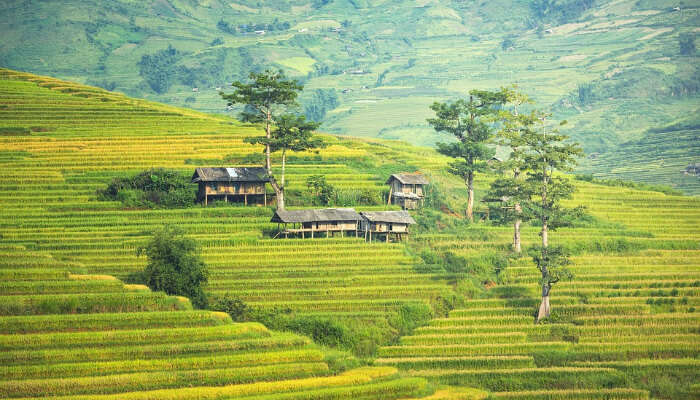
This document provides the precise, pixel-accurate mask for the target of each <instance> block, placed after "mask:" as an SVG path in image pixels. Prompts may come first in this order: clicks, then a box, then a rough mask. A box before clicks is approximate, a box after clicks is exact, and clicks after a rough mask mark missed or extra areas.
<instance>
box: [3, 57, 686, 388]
mask: <svg viewBox="0 0 700 400" xmlns="http://www.w3.org/2000/svg"><path fill="white" fill-rule="evenodd" d="M0 92H1V93H2V96H0V115H2V118H0V132H2V136H0V163H1V164H2V165H3V167H4V171H5V172H4V174H3V176H2V178H0V182H1V185H0V203H1V204H2V211H1V215H2V216H1V217H0V226H1V229H2V238H1V240H0V249H1V251H2V253H3V257H2V261H1V263H2V264H1V267H0V273H1V274H2V276H4V277H5V279H4V282H5V283H4V284H3V285H2V286H1V289H0V296H1V297H3V302H2V304H3V305H2V306H0V315H1V316H0V331H1V333H2V335H0V341H4V342H5V344H4V345H3V346H4V349H6V350H7V351H6V353H5V354H7V355H6V356H5V355H4V356H3V357H6V360H7V363H4V364H3V367H2V368H0V376H2V377H3V380H2V381H1V382H0V390H2V391H1V392H0V393H2V396H3V397H33V398H45V397H47V396H48V395H66V396H71V398H103V397H104V398H107V397H110V398H117V397H118V398H154V397H161V398H162V397H172V398H204V396H205V395H206V396H213V397H214V398H235V397H241V396H243V395H244V394H247V395H250V396H251V397H247V398H256V399H257V398H259V397H257V396H261V397H260V398H275V399H277V398H284V399H288V398H289V399H296V398H300V399H301V398H304V399H308V398H336V399H339V398H358V399H364V398H367V399H370V398H406V397H411V396H414V397H418V396H421V395H428V394H430V393H432V392H433V391H435V389H436V387H439V386H442V385H449V386H453V387H455V388H453V389H443V388H439V389H440V390H438V391H437V393H436V394H435V395H434V397H432V398H434V399H438V398H445V399H447V398H452V399H466V398H478V396H480V395H479V394H478V393H475V392H473V391H464V392H462V393H460V390H459V388H464V387H476V388H479V389H483V390H487V391H489V392H490V395H489V396H491V397H492V398H515V399H518V398H519V399H550V398H575V397H576V396H577V397H578V398H618V399H644V398H649V397H651V398H669V399H671V398H673V399H683V398H687V399H691V398H696V397H697V395H698V387H697V385H695V386H693V383H694V382H697V380H698V372H697V371H698V368H697V367H698V362H699V361H698V360H699V357H700V330H698V322H700V321H699V317H698V316H699V314H698V313H697V308H698V306H699V305H700V304H699V303H700V289H699V288H698V286H699V280H700V268H699V267H698V265H699V264H700V243H698V240H697V237H696V236H697V235H696V232H697V227H698V225H699V224H700V212H699V211H698V210H700V207H699V206H700V202H699V201H698V199H697V198H692V197H684V196H669V195H664V194H661V193H656V192H644V191H639V190H633V189H627V188H617V187H608V186H600V185H594V184H591V183H587V182H577V183H576V184H577V186H578V187H579V190H580V191H579V193H577V194H576V196H575V198H574V199H572V200H571V201H570V202H571V204H572V205H575V204H583V205H585V206H587V207H588V213H589V214H590V218H589V219H587V220H585V221H581V223H579V224H578V225H577V226H576V227H573V228H566V229H562V230H560V231H557V232H556V233H553V234H552V237H551V240H552V241H553V242H554V243H561V244H565V245H567V246H569V247H570V248H571V249H572V250H573V251H574V252H575V257H574V272H575V275H576V277H575V279H574V280H573V281H571V282H563V283H561V284H559V285H558V286H557V287H555V289H554V291H553V295H552V296H553V297H552V299H553V310H554V312H555V316H554V318H553V319H552V321H550V323H548V324H544V325H538V326H535V325H533V324H532V312H533V310H534V306H535V305H536V302H537V292H536V289H537V278H536V276H535V272H536V269H535V268H534V267H533V266H532V264H531V263H530V262H529V261H528V259H521V260H518V261H516V262H514V263H513V264H512V265H510V266H508V267H506V268H505V269H503V267H504V264H503V262H502V261H503V260H502V254H503V250H504V249H506V248H507V246H508V243H509V241H510V235H511V234H512V233H511V231H510V229H509V228H507V227H498V226H494V225H491V224H490V223H487V222H481V223H478V224H474V225H469V224H466V223H464V222H463V221H462V220H461V219H459V218H457V217H455V216H454V215H455V214H459V213H460V210H461V209H462V207H463V204H462V203H463V200H461V198H462V197H463V196H464V188H463V184H462V183H461V182H459V181H458V180H456V179H454V178H452V177H450V176H448V175H447V174H446V173H445V171H444V169H445V168H444V167H445V165H446V160H445V159H444V158H443V157H441V156H439V155H437V154H436V153H435V152H434V151H433V150H431V149H428V148H420V147H413V146H410V145H407V144H403V143H400V142H391V141H383V140H374V139H372V140H360V139H350V138H346V137H338V136H328V135H326V136H324V137H325V140H327V141H328V142H329V143H330V144H331V146H329V147H328V148H326V149H324V150H323V151H322V152H321V153H320V154H319V155H316V154H300V155H297V157H295V158H294V159H292V160H290V165H289V166H288V173H289V174H290V179H289V180H290V182H291V184H290V191H291V192H294V191H298V192H302V191H304V190H306V188H305V186H304V181H305V179H306V177H308V176H309V175H311V174H319V173H320V174H325V176H326V178H327V179H328V181H329V182H331V183H332V184H333V185H335V186H336V187H338V188H340V189H342V190H343V191H344V192H343V193H344V194H345V197H346V198H347V199H350V200H347V201H348V204H344V205H348V206H356V208H357V209H358V210H379V209H385V208H386V207H385V206H383V205H357V204H353V203H352V199H353V198H357V197H353V193H358V192H363V191H368V192H370V193H374V195H376V196H381V195H382V194H383V193H384V192H385V191H386V189H385V187H384V181H385V179H386V176H387V175H388V174H390V173H393V172H398V171H403V170H414V169H416V170H420V171H421V172H423V173H424V174H426V175H427V176H428V177H429V179H430V180H431V182H433V185H434V189H433V190H435V193H436V196H437V197H441V198H442V200H441V208H440V209H437V210H436V209H432V208H429V209H426V210H425V211H424V212H421V213H415V214H414V215H415V217H416V218H417V219H418V220H419V223H421V224H422V226H420V227H418V228H417V229H416V231H415V232H414V235H413V236H412V237H411V239H410V241H409V242H407V243H383V242H381V243H378V242H373V243H371V244H369V243H365V242H364V241H363V240H361V239H355V238H347V237H346V238H320V239H314V240H308V239H307V240H302V239H272V238H270V232H271V231H272V230H273V229H274V228H275V227H276V226H274V225H273V224H271V223H269V219H270V217H271V215H272V212H273V211H272V210H271V209H270V208H267V207H240V206H219V207H209V208H203V207H193V208H186V209H134V208H127V207H124V205H123V204H122V203H120V202H110V201H101V200H98V198H97V194H96V191H97V189H99V188H103V187H105V186H106V185H107V183H109V181H110V180H111V179H112V178H113V177H116V176H124V175H128V174H133V173H136V172H140V171H142V170H144V169H148V168H151V167H168V168H173V169H176V170H178V171H181V172H182V173H183V174H191V172H192V170H193V169H194V167H195V166H202V165H207V166H217V165H219V166H230V165H242V164H245V163H246V160H248V158H246V157H247V156H249V155H250V154H253V153H254V152H257V151H258V150H257V149H256V148H254V147H252V146H250V145H247V144H244V143H243V141H242V140H243V138H244V137H246V136H249V135H254V134H256V133H257V132H258V130H257V128H256V127H255V126H249V125H243V124H240V123H238V122H236V121H234V120H231V119H228V118H225V117H218V116H211V115H206V114H200V113H197V112H193V111H190V110H186V109H178V108H174V107H171V106H165V105H160V104H156V103H151V102H147V101H143V100H136V99H132V98H128V97H125V96H123V95H120V94H115V93H111V92H107V91H104V90H101V89H98V88H94V87H89V86H84V85H81V84H75V83H71V82H66V81H62V80H58V79H54V78H47V77H41V76H36V75H32V74H27V73H20V72H15V71H10V70H0ZM224 159H226V161H224ZM490 179H491V177H488V176H483V175H482V176H480V177H479V179H478V180H477V191H478V193H481V192H483V190H484V188H485V187H486V185H487V184H488V182H489V180H490ZM290 202H291V204H290V205H291V206H297V207H298V206H303V205H304V204H301V203H297V204H295V203H294V196H291V197H290ZM166 223H170V224H175V225H177V226H179V227H181V228H183V229H184V230H185V231H186V232H187V234H188V235H189V236H191V237H193V238H195V239H196V241H197V242H198V244H199V245H200V247H201V249H202V254H203V256H204V259H205V261H206V262H207V264H208V265H209V268H210V270H211V277H210V283H209V285H208V287H207V289H206V290H207V293H208V294H210V295H211V296H212V298H213V299H216V298H218V297H221V296H223V295H225V294H227V293H228V294H231V295H233V296H236V297H238V298H240V299H242V300H243V301H244V302H246V303H247V304H248V305H249V306H251V307H254V308H256V309H258V310H267V311H268V312H270V313H273V314H276V315H277V316H280V317H281V318H282V319H284V320H288V321H292V322H294V321H308V320H310V319H326V320H330V321H334V322H335V323H338V324H339V326H341V327H342V329H346V330H347V332H349V333H350V334H351V335H353V336H352V343H350V344H349V345H347V344H346V348H347V349H349V350H352V351H353V352H354V353H355V354H357V355H360V356H362V357H363V358H365V359H366V361H367V362H369V363H370V364H372V365H373V367H363V368H359V369H350V370H348V371H345V372H342V371H343V370H344V368H345V367H347V366H357V364H354V363H356V362H353V361H352V359H351V358H350V356H349V355H348V354H346V353H342V352H341V353H339V352H338V351H337V350H331V349H327V348H323V347H318V345H316V344H313V343H311V342H310V340H309V339H308V338H306V337H303V336H300V335H298V334H295V333H289V332H276V331H273V330H270V329H269V328H265V327H264V326H262V325H260V324H257V323H254V322H246V323H242V324H241V323H237V324H234V323H232V322H231V320H230V318H229V317H228V316H225V315H223V316H222V315H221V314H217V313H211V312H208V311H192V310H191V307H190V306H189V302H188V301H187V300H186V299H180V298H171V297H167V296H163V295H162V294H161V293H151V292H150V291H148V290H146V288H144V287H141V286H130V285H126V286H125V285H124V284H123V283H122V282H121V281H118V280H116V279H115V278H114V277H116V278H122V279H123V278H126V277H127V275H128V274H129V273H130V272H134V271H137V270H140V269H142V268H143V267H144V265H145V262H146V260H145V259H144V258H143V257H137V256H136V252H135V249H136V248H137V247H138V246H139V245H140V244H142V243H143V242H144V241H145V240H146V239H147V238H148V236H149V235H150V232H151V231H152V230H153V229H155V228H158V227H160V226H162V225H163V224H166ZM537 231H538V230H537V227H535V226H526V227H524V230H523V242H524V244H525V245H527V244H532V243H534V242H536V240H537ZM431 251H432V252H435V253H443V252H446V251H450V252H452V253H453V254H454V255H456V256H461V257H464V258H465V261H466V263H465V265H463V266H462V268H463V270H461V271H455V270H450V269H446V268H445V267H444V266H442V265H439V264H430V263H427V262H426V261H425V259H422V258H419V257H416V254H419V253H422V252H431ZM479 269H485V270H488V271H489V274H490V275H489V276H492V277H493V280H489V281H483V280H482V279H483V278H482V276H483V274H482V273H481V272H480V271H479ZM496 269H503V271H502V272H500V273H498V274H496V273H495V270H496ZM420 305H428V306H429V307H430V309H431V310H432V316H433V318H432V319H431V320H430V321H425V324H426V325H425V326H423V327H419V328H418V329H416V330H415V331H413V332H412V333H411V332H410V329H409V330H408V331H404V332H402V333H403V336H401V337H400V338H399V337H398V336H399V333H401V332H399V329H401V328H402V326H401V324H400V323H397V320H400V317H403V316H404V315H405V314H402V313H404V312H406V311H410V310H414V309H415V307H419V306H420ZM411 307H414V308H411ZM290 326H291V325H288V326H287V328H289V327H290ZM144 328H147V329H144ZM75 331H77V332H75ZM136 332H139V333H136ZM97 343H99V344H100V345H99V347H98V346H97V345H96V344H97ZM341 347H342V346H341ZM244 360H245V361H244ZM236 361H238V362H239V363H242V362H245V363H250V364H245V365H246V366H248V365H255V367H250V368H236V367H235V365H236ZM93 366H94V367H93ZM173 366H175V367H177V368H178V371H179V372H178V373H177V374H175V375H172V374H171V373H170V372H163V371H168V370H170V369H171V368H172V367H173ZM243 369H245V371H243ZM397 369H398V370H399V372H398V373H397V372H396V371H397ZM282 371H284V373H283V372H282ZM574 374H575V375H574ZM96 376H99V378H97V377H96ZM113 382H125V383H123V384H120V385H121V386H115V385H114V384H113ZM126 382H128V384H127V383H126ZM426 382H429V383H430V385H427V384H426ZM190 385H195V387H192V388H189V386H190ZM185 387H187V388H185ZM290 388H292V390H293V393H289V394H281V393H280V394H272V393H275V392H282V391H289V390H290ZM115 390H124V391H129V392H132V393H130V394H129V395H128V396H127V395H125V394H123V393H114V391H115ZM154 390H158V391H154ZM110 393H112V395H110ZM266 393H270V395H269V397H265V396H264V395H265V394H266ZM253 394H255V395H256V397H252V395H253ZM79 395H80V396H81V397H78V396H79ZM83 395H84V396H83ZM149 396H150V397H149ZM472 396H474V397H472ZM481 397H482V398H483V395H481ZM207 398H211V397H207Z"/></svg>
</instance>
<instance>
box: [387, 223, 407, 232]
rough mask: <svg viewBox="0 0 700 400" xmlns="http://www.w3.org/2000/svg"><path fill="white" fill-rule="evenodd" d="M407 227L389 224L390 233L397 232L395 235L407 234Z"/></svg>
mask: <svg viewBox="0 0 700 400" xmlns="http://www.w3.org/2000/svg"><path fill="white" fill-rule="evenodd" d="M407 228H408V225H406V224H396V223H394V224H391V231H392V232H397V233H405V232H408V229H407Z"/></svg>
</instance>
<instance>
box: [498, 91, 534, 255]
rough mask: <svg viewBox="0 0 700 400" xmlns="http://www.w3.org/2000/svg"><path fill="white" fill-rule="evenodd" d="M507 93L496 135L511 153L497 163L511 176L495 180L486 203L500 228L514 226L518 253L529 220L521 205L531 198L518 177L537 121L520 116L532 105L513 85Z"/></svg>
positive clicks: (514, 246)
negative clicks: (527, 137)
mask: <svg viewBox="0 0 700 400" xmlns="http://www.w3.org/2000/svg"><path fill="white" fill-rule="evenodd" d="M506 90H507V93H508V103H509V105H511V106H512V107H509V108H508V109H503V110H501V111H500V112H499V120H500V121H501V122H502V124H501V127H502V128H501V129H500V130H499V132H498V134H497V136H498V140H497V143H498V144H499V145H501V146H504V147H507V148H509V149H510V150H511V153H510V155H509V157H508V159H507V160H504V161H502V162H499V165H498V169H499V170H501V171H509V172H512V176H505V175H504V176H501V177H500V178H498V179H496V180H494V181H493V182H492V183H491V187H490V189H489V192H488V194H487V195H486V197H485V200H486V201H487V202H489V203H490V209H491V215H494V216H496V217H497V218H498V221H500V222H501V223H503V224H513V251H514V252H516V253H520V252H521V251H522V246H521V241H520V226H521V224H522V222H523V221H524V220H526V219H528V216H527V215H524V214H523V212H522V206H521V203H522V202H524V201H527V200H528V199H529V197H530V193H529V191H528V190H527V189H528V187H527V185H525V183H524V182H523V180H522V175H521V172H522V171H523V170H524V169H526V168H527V165H526V164H525V160H524V159H523V153H522V147H523V145H524V142H523V135H524V134H526V132H528V131H532V129H534V126H535V124H536V123H537V118H536V114H534V113H531V114H521V113H520V110H519V108H520V106H522V105H523V104H527V103H532V101H531V100H530V99H529V98H528V97H527V95H525V94H523V93H521V92H518V91H517V86H515V85H513V87H512V88H509V89H506ZM530 133H531V132H530Z"/></svg>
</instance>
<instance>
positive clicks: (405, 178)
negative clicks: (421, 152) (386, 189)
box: [386, 172, 428, 185]
mask: <svg viewBox="0 0 700 400" xmlns="http://www.w3.org/2000/svg"><path fill="white" fill-rule="evenodd" d="M392 179H396V180H398V181H399V182H401V183H403V184H404V185H427V184H428V180H427V179H425V176H423V175H422V174H419V173H414V174H409V173H407V172H402V173H400V174H393V175H391V176H390V177H389V179H387V181H386V183H391V180H392Z"/></svg>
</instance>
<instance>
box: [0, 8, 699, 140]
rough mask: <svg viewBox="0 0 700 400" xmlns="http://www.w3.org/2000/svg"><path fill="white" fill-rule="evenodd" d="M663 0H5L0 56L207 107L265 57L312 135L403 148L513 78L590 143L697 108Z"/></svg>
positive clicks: (635, 133)
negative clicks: (309, 119)
mask: <svg viewBox="0 0 700 400" xmlns="http://www.w3.org/2000/svg"><path fill="white" fill-rule="evenodd" d="M678 6H679V3H678V2H676V1H671V0H663V1H633V0H615V1H613V0H609V1H608V0H596V1H593V0H565V1H564V0H562V1H557V2H553V1H536V2H529V1H519V0H499V1H495V2H494V1H491V2H476V1H463V0H452V1H421V2H415V1H406V0H371V1H370V0H352V1H351V0H313V1H309V2H291V1H274V2H273V1H267V2H258V1H252V0H240V1H237V2H223V1H218V0H211V1H195V0H157V1H156V0H151V1H147V2H132V1H126V0H120V1H112V2H108V3H105V2H94V3H90V2H87V3H86V2H71V1H60V2H58V1H48V2H31V3H30V2H25V1H18V0H15V1H8V2H4V3H3V4H2V5H1V6H0V15H2V16H3V17H4V18H3V19H4V21H5V22H4V23H3V25H2V27H1V28H0V30H1V31H2V32H3V34H4V36H5V37H6V38H7V40H5V41H4V42H3V43H2V44H0V66H6V67H12V68H17V69H22V70H29V71H32V72H37V73H45V74H51V75H55V76H59V77H63V78H69V79H72V80H77V81H80V82H83V83H89V84H93V85H100V86H103V87H107V88H109V89H116V90H118V91H123V92H125V93H128V94H129V95H131V96H135V97H145V98H150V99H155V100H158V101H162V102H166V103H170V104H175V105H180V106H186V107H190V108H194V109H198V110H202V111H208V112H224V111H225V104H224V102H222V101H221V99H220V97H219V95H218V90H217V88H224V89H225V88H226V87H227V86H228V85H229V84H230V82H231V81H233V80H237V79H244V78H245V77H246V76H247V74H248V72H249V71H250V70H251V69H253V70H255V69H262V68H265V67H278V68H283V69H284V70H285V71H287V73H288V74H290V75H292V76H294V77H297V78H299V79H302V80H303V82H304V84H305V85H306V87H307V91H306V93H305V95H304V96H303V98H302V103H303V104H304V106H305V107H309V109H312V108H313V110H315V111H314V112H313V116H314V117H315V118H320V119H322V120H323V121H324V129H325V130H326V131H329V132H335V133H343V134H350V135H354V136H364V137H382V138H388V139H403V140H406V141H409V142H412V143H418V144H433V143H435V142H436V141H440V140H444V139H445V138H444V137H440V135H438V134H436V133H434V132H433V131H432V130H431V129H430V128H429V127H428V125H427V124H426V122H425V119H426V118H427V117H429V116H430V110H429V109H428V106H429V105H430V104H431V103H432V102H433V101H435V100H445V99H451V98H456V97H463V96H466V94H467V91H468V90H469V89H472V88H480V89H481V88H490V89H494V88H497V87H500V86H505V85H508V84H510V83H517V84H518V85H519V86H520V88H521V89H522V90H524V91H525V92H526V93H529V94H531V95H532V96H533V97H534V98H535V100H537V102H538V104H539V106H541V107H543V108H545V109H552V110H553V111H554V113H555V118H557V119H568V120H569V121H570V122H571V123H570V124H569V125H568V128H567V132H566V133H568V134H570V135H571V136H573V138H574V139H575V140H577V141H579V142H581V143H582V144H583V145H584V148H585V149H586V151H587V152H588V153H601V152H605V151H611V150H614V149H615V148H616V146H617V145H618V144H619V143H622V142H627V141H629V140H636V139H640V138H641V137H642V135H643V134H644V132H645V131H646V130H647V129H649V128H655V127H659V126H664V125H666V124H669V123H672V122H673V121H675V120H678V119H682V118H683V117H685V116H686V115H688V114H690V113H697V111H698V107H697V97H698V87H700V83H699V82H700V78H699V75H698V65H700V64H698V62H697V52H696V51H695V47H694V41H695V37H696V36H697V29H696V28H697V26H698V23H700V16H699V14H698V13H699V10H700V8H699V7H698V6H697V5H696V4H694V3H692V2H685V3H683V4H682V5H681V7H680V9H678V10H676V7H678ZM256 31H257V32H258V33H256ZM263 31H264V33H263ZM38 37H41V38H42V40H40V41H39V40H36V38H38ZM169 46H172V48H170V49H169ZM194 87H196V88H197V89H198V91H197V92H193V88H194Z"/></svg>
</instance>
